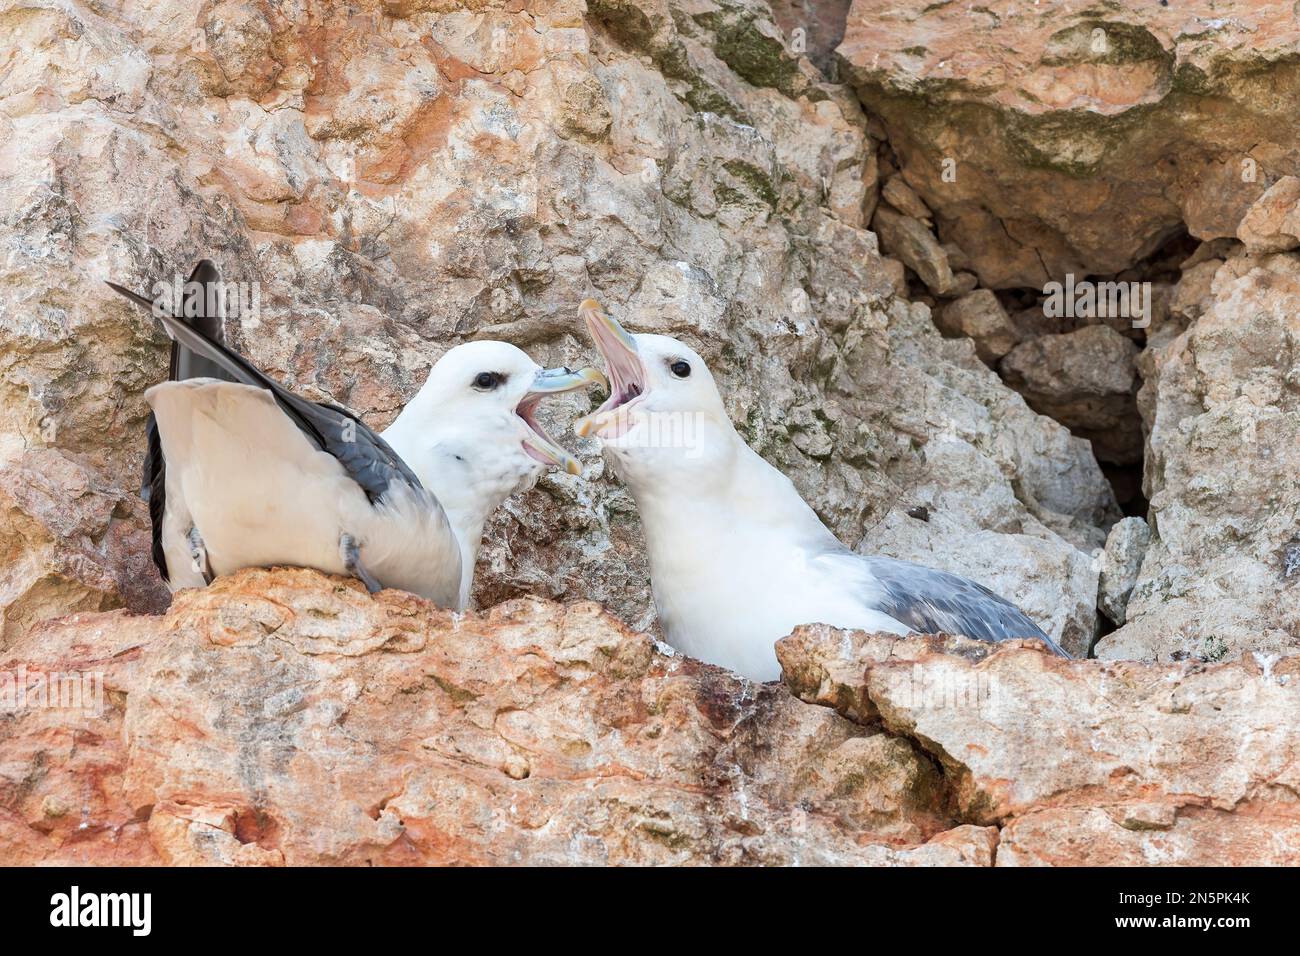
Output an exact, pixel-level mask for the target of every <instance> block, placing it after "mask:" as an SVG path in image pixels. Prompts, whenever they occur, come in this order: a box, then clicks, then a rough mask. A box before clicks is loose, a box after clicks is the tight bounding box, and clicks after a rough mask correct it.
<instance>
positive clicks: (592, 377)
mask: <svg viewBox="0 0 1300 956" xmlns="http://www.w3.org/2000/svg"><path fill="white" fill-rule="evenodd" d="M584 385H599V386H600V387H601V388H603V389H605V390H607V391H608V389H609V379H607V378H605V373H604V372H602V371H600V369H596V368H592V367H591V366H590V365H588V366H587V367H586V368H580V369H578V370H577V371H576V372H574V371H570V370H569V369H567V368H544V369H542V370H541V371H540V372H538V373H537V377H536V378H535V379H533V384H532V385H531V386H529V388H528V394H529V395H551V394H554V393H555V392H571V391H573V390H574V389H575V388H582V387H583V386H584Z"/></svg>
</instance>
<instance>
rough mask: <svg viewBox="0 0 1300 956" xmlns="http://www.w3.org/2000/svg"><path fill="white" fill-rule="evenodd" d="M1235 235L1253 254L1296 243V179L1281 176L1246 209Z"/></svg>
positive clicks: (1299, 198) (1299, 242)
mask: <svg viewBox="0 0 1300 956" xmlns="http://www.w3.org/2000/svg"><path fill="white" fill-rule="evenodd" d="M1237 238H1238V239H1240V240H1241V241H1242V242H1244V243H1245V244H1246V251H1247V252H1250V253H1254V254H1258V253H1265V252H1286V251H1287V250H1288V249H1294V248H1295V247H1296V246H1300V178H1297V177H1295V176H1283V177H1282V178H1281V179H1279V180H1278V181H1277V182H1276V183H1274V184H1273V185H1272V186H1270V187H1269V188H1268V191H1267V192H1265V193H1264V195H1262V196H1260V197H1259V199H1257V200H1256V201H1255V204H1254V205H1253V206H1251V207H1250V209H1249V210H1247V212H1246V215H1245V217H1244V218H1243V219H1242V220H1241V225H1240V226H1238V227H1237Z"/></svg>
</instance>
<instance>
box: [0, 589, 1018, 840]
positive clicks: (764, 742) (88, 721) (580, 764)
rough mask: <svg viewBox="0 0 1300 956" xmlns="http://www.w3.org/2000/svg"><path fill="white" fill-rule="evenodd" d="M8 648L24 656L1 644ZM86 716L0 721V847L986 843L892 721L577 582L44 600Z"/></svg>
mask: <svg viewBox="0 0 1300 956" xmlns="http://www.w3.org/2000/svg"><path fill="white" fill-rule="evenodd" d="M15 655H16V656H15ZM20 664H21V665H22V666H25V667H26V668H27V669H28V671H29V672H31V673H35V672H36V671H37V670H39V671H41V672H45V673H48V672H52V671H53V672H70V671H103V672H104V673H105V675H106V676H105V685H106V686H105V694H104V698H105V711H104V713H103V715H102V716H101V717H94V716H79V715H76V714H73V713H70V712H69V711H66V710H48V709H47V710H42V709H38V708H31V707H29V708H26V709H23V710H20V711H19V712H18V713H16V714H14V715H11V716H9V717H8V719H5V720H4V721H3V722H0V735H3V741H2V742H3V747H2V748H0V749H2V752H3V754H4V757H3V761H2V762H0V860H2V861H3V862H6V863H32V862H53V861H59V862H78V863H157V862H162V863H170V864H215V863H220V864H233V865H281V864H322V863H330V864H363V863H376V864H427V863H440V864H451V863H462V864H463V863H470V864H474V863H478V864H486V863H495V864H509V863H527V864H548V863H549V864H605V863H638V864H651V863H733V864H734V863H750V864H757V863H772V864H794V863H806V864H818V863H821V864H825V863H840V864H844V863H855V864H918V863H925V864H978V865H988V864H989V863H991V862H992V857H993V848H994V845H995V842H996V831H992V830H989V829H987V828H984V827H982V826H980V827H974V826H962V825H960V824H958V823H957V822H956V821H954V820H953V819H952V817H951V814H950V811H949V807H948V805H947V799H948V796H947V791H946V788H945V784H944V781H943V777H942V775H941V773H940V771H939V769H938V767H937V766H936V764H935V763H934V761H933V760H931V759H930V758H929V757H927V756H926V755H925V754H924V753H922V752H921V751H919V750H917V749H916V748H914V747H913V746H912V745H911V744H910V743H909V742H907V741H906V740H902V739H899V738H897V737H894V736H891V735H889V734H886V733H883V732H881V730H880V729H879V728H878V727H863V726H860V725H858V724H855V723H853V722H852V721H849V720H846V719H844V718H842V717H840V716H838V715H836V714H835V713H834V712H833V711H831V710H829V709H826V708H821V707H810V706H808V705H806V704H803V703H800V702H799V701H797V700H795V699H794V698H793V697H791V696H790V694H789V693H787V692H786V690H785V689H784V688H783V687H781V686H780V685H768V686H763V685H755V684H750V683H748V682H745V681H743V680H741V679H739V678H736V677H735V676H733V675H730V674H727V673H726V672H724V671H722V670H720V669H718V668H713V667H708V666H705V665H702V664H699V663H698V662H695V661H690V660H687V659H684V658H681V657H676V656H668V655H665V654H664V653H661V652H660V651H659V650H657V649H656V648H655V645H654V642H653V641H652V640H651V638H650V637H648V636H647V635H645V634H637V633H633V632H632V631H630V630H628V629H627V628H625V627H623V626H621V625H620V624H618V623H617V622H616V621H615V620H614V619H613V618H611V617H610V616H609V615H607V614H605V613H604V612H602V611H601V610H600V608H599V607H597V606H596V605H594V604H590V603H582V604H575V605H570V606H568V607H563V606H560V605H558V604H553V603H548V602H545V601H540V600H536V599H520V600H517V601H513V602H509V603H507V604H504V605H501V606H499V607H497V608H496V609H494V610H493V611H492V612H490V613H488V614H485V615H478V614H468V615H462V616H457V615H453V614H450V613H448V612H444V611H439V610H437V609H436V608H434V607H433V606H432V605H429V604H427V603H425V602H423V601H421V600H419V599H417V598H414V597H411V596H409V595H406V594H403V593H401V592H395V591H386V592H383V593H382V594H380V595H379V596H377V597H376V598H374V599H372V598H371V597H370V596H369V595H367V594H366V593H365V591H364V590H363V589H361V588H359V587H357V586H356V585H355V584H354V583H353V582H346V583H344V582H342V581H339V580H332V579H329V578H326V577H324V576H323V575H320V574H317V573H316V572H311V571H302V570H283V571H275V572H267V571H251V572H242V573H241V574H239V575H237V576H232V577H229V578H223V579H221V580H219V581H218V582H217V583H216V584H215V585H214V586H213V587H211V588H209V589H206V590H203V591H189V592H186V593H185V594H184V595H183V596H181V597H179V598H178V599H177V600H176V601H175V602H174V603H173V606H172V608H171V611H170V612H169V613H168V615H167V616H166V617H163V618H159V617H148V616H142V617H132V616H129V615H128V614H126V613H125V612H120V611H119V612H113V613H109V614H83V615H78V616H76V617H73V618H70V619H68V620H67V621H66V622H65V623H61V624H52V625H45V626H43V627H41V628H38V629H37V630H36V631H35V632H34V633H32V634H31V636H30V637H29V639H27V640H26V641H25V642H24V643H23V644H22V645H20V646H18V647H16V648H11V649H10V651H9V652H6V654H5V657H4V669H5V670H6V671H9V672H16V671H17V668H18V666H20Z"/></svg>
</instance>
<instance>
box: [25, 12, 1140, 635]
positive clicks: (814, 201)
mask: <svg viewBox="0 0 1300 956" xmlns="http://www.w3.org/2000/svg"><path fill="white" fill-rule="evenodd" d="M786 12H787V13H788V12H789V11H788V10H787V11H786ZM783 15H784V14H783ZM0 20H2V21H3V24H4V28H5V31H6V35H7V37H8V38H9V50H10V52H9V54H8V56H9V60H8V61H7V63H6V69H5V71H4V73H3V76H2V77H0V134H2V135H0V169H3V170H4V173H3V185H2V188H0V242H3V244H4V252H5V255H4V256H3V257H0V467H2V468H3V469H4V470H3V478H4V480H3V483H2V484H0V488H3V489H4V491H3V494H0V504H2V505H3V507H2V508H0V554H3V555H4V557H5V561H4V564H3V567H0V603H3V604H4V605H5V610H4V612H3V613H4V618H3V621H4V628H5V631H4V636H3V638H0V640H3V641H13V640H16V639H18V638H19V636H20V635H21V633H22V632H23V631H24V630H27V629H30V627H31V625H32V624H33V623H34V622H36V621H38V620H40V619H43V618H46V617H49V616H52V615H55V614H58V613H62V612H67V611H73V610H86V609H99V608H106V607H112V606H116V605H122V604H125V605H126V606H127V607H129V608H131V609H136V610H146V609H147V610H157V609H159V608H160V607H161V606H163V604H164V603H165V600H166V595H165V594H164V593H163V592H162V591H161V589H160V587H159V586H158V585H157V582H156V579H155V578H154V577H153V575H152V573H151V572H150V571H149V570H148V565H147V560H146V559H145V557H144V556H145V553H146V551H147V548H146V546H145V544H146V538H145V531H146V527H145V525H146V522H145V516H144V511H143V509H142V507H141V505H140V504H139V502H138V500H137V499H136V497H135V485H136V475H137V474H138V471H139V464H140V459H141V455H142V440H141V434H142V426H143V421H144V416H145V411H146V407H145V404H144V402H143V400H142V398H141V393H142V392H143V390H144V389H145V388H146V387H147V386H149V385H150V384H152V383H154V382H156V381H158V380H159V379H160V378H161V377H162V376H163V375H164V372H165V361H164V346H165V341H166V340H165V337H164V335H163V333H162V332H161V331H160V330H159V329H158V328H157V327H156V323H154V322H153V321H152V320H151V319H150V318H149V317H148V316H147V315H144V314H143V313H141V311H140V310H138V309H133V308H131V307H130V306H129V305H128V304H126V303H123V302H121V301H119V300H117V299H116V298H115V297H112V294H111V293H110V292H108V291H107V290H106V289H105V288H104V286H103V285H102V282H101V280H102V279H104V278H106V277H110V276H111V277H113V278H115V279H117V280H119V281H123V282H126V283H128V284H131V285H134V286H137V287H141V288H147V287H148V285H149V283H150V282H152V281H154V280H157V279H164V280H170V279H173V278H175V277H176V276H178V275H185V274H187V273H188V270H189V269H190V267H191V266H192V265H193V263H194V262H195V260H197V259H198V258H200V257H201V256H211V257H212V258H214V259H215V260H216V262H217V264H218V265H219V266H220V267H221V269H222V271H223V273H224V275H225V277H226V278H227V279H230V280H238V281H244V282H256V283H258V284H259V290H260V312H259V314H257V315H256V316H251V317H245V318H243V319H241V321H239V322H234V321H231V322H229V323H228V325H229V328H228V329H227V332H228V335H229V337H230V339H231V340H232V341H233V342H234V343H235V344H236V345H237V346H238V347H239V348H240V349H242V350H243V351H245V352H246V353H247V354H248V355H249V356H250V357H251V358H252V359H253V360H254V361H255V362H257V363H258V364H259V365H261V366H262V367H264V368H265V369H267V370H268V371H269V372H270V373H271V374H273V375H276V376H278V377H279V378H280V379H281V380H283V381H285V382H286V383H288V384H289V385H291V386H293V387H295V388H297V389H300V390H302V391H304V392H306V393H308V394H310V395H313V396H317V397H328V398H331V399H333V400H335V401H338V402H342V403H344V404H346V405H348V406H350V407H351V408H353V409H355V410H356V411H357V412H359V413H360V414H361V415H362V416H363V417H364V418H365V419H366V420H367V421H368V422H370V423H372V424H374V425H377V426H382V425H384V424H385V423H387V422H388V421H389V420H390V419H391V418H392V417H393V415H394V414H395V412H396V410H397V409H398V408H399V407H400V406H401V404H402V403H403V402H404V401H405V400H406V399H407V398H409V397H410V396H411V395H412V394H413V393H414V391H415V390H416V388H417V387H418V385H419V384H420V382H421V381H422V379H423V376H424V374H425V371H426V370H427V368H428V367H429V365H430V364H431V363H432V362H433V361H434V360H435V359H436V358H437V357H438V356H439V355H440V354H441V353H442V352H443V351H444V350H446V349H447V348H449V347H450V346H452V345H454V344H456V343H457V342H459V341H462V340H464V339H467V338H474V337H497V338H504V339H508V340H510V341H513V342H515V343H517V344H519V345H520V346H522V347H524V348H525V349H528V350H529V351H530V352H531V353H532V354H533V356H534V357H535V358H536V359H538V360H539V361H541V362H544V363H546V364H552V363H557V362H563V363H569V364H572V363H574V362H581V361H589V360H592V359H594V358H595V356H594V355H593V354H592V353H591V351H590V349H589V347H588V344H587V343H586V341H585V339H584V337H583V336H582V335H580V334H579V332H578V329H577V323H576V321H575V318H574V310H575V306H576V304H577V303H578V302H579V301H580V300H581V299H582V298H584V297H586V296H588V295H596V296H598V297H599V298H600V299H601V300H602V301H604V302H605V303H607V304H608V305H609V307H610V309H611V311H612V312H613V314H615V315H616V316H618V318H620V319H621V320H623V321H624V322H625V323H627V324H628V325H629V326H630V327H632V328H634V329H638V330H650V331H661V332H669V333H672V334H675V335H679V336H682V337H683V338H684V339H686V340H687V341H688V342H690V343H691V344H692V345H694V346H697V347H698V348H699V350H700V351H701V353H702V354H704V355H705V356H706V358H707V359H708V360H709V362H710V363H711V365H712V366H713V368H714V370H715V371H716V373H717V378H718V380H719V382H720V383H721V384H722V386H723V390H724V394H725V396H726V401H727V405H728V408H729V410H730V411H731V413H732V414H733V416H734V418H735V419H736V421H737V423H738V424H739V427H740V429H741V431H742V433H743V434H744V435H745V437H746V438H747V439H748V440H749V441H750V442H751V443H752V444H753V445H754V447H755V448H757V449H758V450H759V451H760V452H761V453H762V454H763V455H765V456H766V457H767V458H768V459H770V460H771V461H772V462H774V463H775V464H776V465H777V466H778V467H780V468H781V469H782V470H783V471H784V472H785V473H787V474H788V475H790V477H791V478H792V479H793V480H794V481H795V483H796V484H797V486H798V487H799V489H800V490H801V491H802V492H803V493H804V494H805V495H806V496H807V498H808V499H809V501H810V502H811V503H812V504H813V505H814V507H815V508H816V509H817V510H818V512H819V513H820V514H821V515H822V516H823V518H825V520H826V521H827V522H828V523H829V524H830V526H831V527H832V528H833V529H834V530H835V531H836V533H837V534H839V535H840V537H841V538H842V539H843V540H845V541H846V542H847V543H849V544H850V545H852V546H855V547H858V546H860V547H863V548H866V549H870V550H873V551H882V552H886V553H891V554H895V555H898V556H901V557H907V558H914V559H918V560H923V561H927V562H929V563H932V564H937V565H940V566H944V567H950V568H953V569H955V570H958V571H962V572H964V573H967V574H969V575H971V576H973V577H975V578H977V579H978V580H980V581H981V582H982V583H985V584H987V585H989V586H991V587H993V588H994V589H996V590H998V591H999V592H1001V593H1003V594H1005V595H1006V596H1007V597H1009V598H1010V599H1012V600H1014V601H1016V602H1017V603H1019V604H1020V605H1021V606H1023V607H1024V608H1025V610H1026V611H1027V612H1028V613H1029V614H1030V615H1031V616H1033V617H1035V618H1036V619H1037V620H1038V621H1039V622H1040V623H1042V625H1043V626H1044V627H1045V628H1047V629H1048V630H1049V631H1051V632H1052V633H1053V634H1054V635H1056V636H1057V637H1058V638H1060V639H1062V640H1063V641H1065V642H1066V643H1067V646H1071V647H1073V648H1074V649H1075V650H1079V649H1086V647H1087V646H1088V644H1089V643H1090V642H1091V640H1092V636H1093V634H1094V631H1095V625H1096V593H1097V576H1096V571H1095V570H1094V569H1093V567H1092V562H1091V560H1090V556H1089V552H1090V550H1091V549H1093V548H1095V547H1099V546H1100V544H1101V543H1102V541H1103V540H1104V537H1105V532H1106V528H1107V527H1108V526H1109V524H1110V523H1111V522H1112V521H1113V520H1114V519H1115V518H1116V517H1117V512H1116V510H1115V505H1114V501H1113V497H1112V494H1111V491H1110V489H1109V487H1108V486H1107V484H1106V482H1105V481H1104V480H1103V478H1102V476H1101V473H1100V471H1099V470H1098V467H1097V464H1096V462H1095V461H1094V460H1093V457H1092V455H1091V452H1090V449H1089V448H1088V446H1087V444H1086V442H1083V441H1081V440H1079V439H1077V438H1075V437H1072V436H1071V435H1070V434H1069V433H1068V432H1067V431H1066V430H1065V429H1064V428H1062V427H1061V426H1060V425H1059V424H1057V423H1056V422H1053V421H1051V420H1049V419H1047V418H1044V417H1041V416H1039V415H1036V414H1035V413H1033V412H1032V411H1030V410H1029V409H1028V408H1027V407H1026V405H1025V404H1024V402H1023V401H1022V400H1021V398H1020V397H1019V396H1017V395H1016V394H1014V393H1013V392H1012V391H1010V390H1008V389H1007V388H1005V387H1004V386H1003V385H1002V383H1001V382H1000V381H999V380H998V379H997V377H996V376H995V375H994V374H993V373H991V372H990V371H989V370H988V369H986V368H985V367H984V366H983V365H982V364H981V363H980V362H979V361H978V360H977V359H976V358H975V356H974V354H973V353H972V351H971V348H970V344H969V343H968V342H965V341H945V340H943V339H942V338H941V337H940V336H939V335H938V334H937V332H936V331H935V329H934V327H933V324H932V322H931V321H930V318H929V314H928V309H927V308H926V307H925V306H924V305H921V304H914V303H909V302H907V301H906V300H905V299H903V298H902V297H901V295H900V294H899V293H900V292H901V289H900V286H901V284H902V283H901V275H900V274H899V270H898V269H897V267H896V266H895V265H890V264H888V263H886V262H885V261H884V260H882V259H881V257H880V256H879V254H878V251H877V243H876V237H875V235H874V234H873V233H871V232H869V231H868V230H867V229H866V226H867V224H868V222H869V221H870V218H871V216H872V215H873V212H874V209H875V206H876V203H877V192H878V184H877V165H876V164H877V152H878V146H879V143H878V139H877V138H876V137H874V136H873V135H872V134H871V132H870V126H869V122H868V119H867V118H866V117H865V116H864V115H863V113H862V110H861V108H860V106H859V104H858V101H857V99H856V98H855V97H854V96H853V94H852V93H851V91H849V90H848V89H847V88H845V87H842V86H837V85H834V84H831V83H828V82H826V81H825V80H824V79H823V78H822V75H821V74H820V73H819V72H818V70H817V68H816V67H815V66H814V65H813V63H812V62H811V61H810V60H809V59H808V58H807V57H806V56H804V55H800V54H799V53H798V52H796V51H795V50H794V49H792V48H791V45H790V41H789V38H788V37H786V36H785V35H783V33H782V31H781V30H779V29H778V28H777V27H776V25H775V24H774V22H773V20H772V16H771V13H770V11H769V9H768V7H767V6H765V5H764V4H763V3H761V2H758V0H722V2H717V3H714V2H709V3H703V4H697V3H685V2H681V0H638V2H635V3H632V2H625V0H591V2H590V3H588V4H585V5H584V4H583V3H582V2H580V0H553V2H547V0H540V2H537V3H532V4H529V5H526V6H525V5H520V4H501V5H492V4H463V5H460V4H453V3H438V4H424V3H399V2H379V0H362V2H359V3H358V2H354V3H350V4H341V3H334V2H332V0H318V2H311V3H307V4H305V5H303V6H300V7H296V8H294V9H292V10H289V9H286V8H280V7H277V6H274V5H266V4H260V3H238V2H223V3H218V4H215V5H206V6H201V7H195V6H194V5H193V4H187V3H179V2H173V0H164V2H162V3H160V4H153V5H150V6H148V7H137V6H125V7H121V8H119V7H117V6H115V5H112V4H110V5H109V6H95V5H88V4H82V3H77V2H73V3H54V2H43V0H34V2H28V0H25V2H23V3H11V4H7V5H2V6H0ZM833 33H834V30H831V31H830V33H825V34H823V33H819V34H818V36H819V37H822V36H823V35H824V36H830V35H831V34H833ZM818 42H819V43H823V42H824V40H818ZM809 49H810V50H811V49H812V48H809ZM569 401H570V402H571V403H577V404H580V403H585V402H586V401H587V399H586V398H585V397H584V398H577V399H570V400H569ZM585 407H586V406H585V405H582V406H581V407H576V404H569V405H564V404H558V405H556V406H555V407H554V409H553V411H554V416H555V418H556V419H558V420H560V421H561V422H565V421H568V420H571V419H572V418H573V417H574V416H575V415H576V414H577V413H578V412H579V411H582V410H585ZM581 451H582V452H583V453H584V454H586V455H587V457H588V461H589V462H590V466H589V468H588V474H587V476H586V478H587V479H588V481H586V482H584V481H582V480H579V479H576V478H571V477H568V476H550V477H547V478H544V479H543V480H542V481H541V482H540V484H539V486H538V487H537V488H536V489H535V490H534V491H532V492H531V493H529V494H527V495H524V496H522V497H520V498H518V499H516V500H514V501H512V502H511V503H509V504H508V505H507V507H506V508H505V509H504V510H503V511H502V513H501V514H500V515H499V516H498V517H497V519H496V520H495V521H494V522H493V523H492V525H491V527H490V529H489V532H488V544H487V547H486V548H485V549H484V553H483V557H482V564H481V566H480V568H479V569H478V570H479V573H478V582H477V597H478V600H479V603H480V605H481V606H489V605H492V604H495V603H497V602H499V601H501V600H503V599H506V598H509V597H513V596H518V595H521V594H535V595H540V596H545V597H564V598H591V599H595V600H598V601H600V602H601V603H602V604H604V605H605V606H606V607H608V608H610V609H612V610H613V611H615V612H616V613H617V614H618V615H619V616H620V617H621V618H622V619H624V620H625V621H627V622H629V623H631V624H633V625H635V626H638V627H641V626H646V625H649V624H650V623H651V622H652V616H653V615H652V610H651V608H650V599H649V588H648V586H647V577H646V569H645V563H644V559H643V557H642V549H641V545H640V537H639V534H640V533H639V527H638V524H637V518H636V515H635V509H634V508H633V506H632V504H631V502H630V500H629V498H628V497H627V495H626V494H625V493H624V492H623V491H622V489H621V488H620V487H619V486H618V485H617V484H616V483H615V482H613V481H612V480H609V479H607V478H606V477H605V475H604V472H603V466H602V465H601V463H600V462H599V461H598V460H595V456H594V455H592V454H591V453H592V451H593V449H592V447H591V446H583V447H582V449H581ZM920 507H924V508H926V509H927V510H928V513H929V515H930V516H931V517H930V520H929V521H928V522H924V521H919V520H916V519H912V518H909V517H907V516H906V515H907V512H908V511H909V510H915V509H917V508H920Z"/></svg>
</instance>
